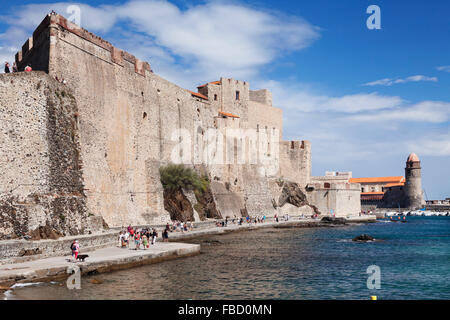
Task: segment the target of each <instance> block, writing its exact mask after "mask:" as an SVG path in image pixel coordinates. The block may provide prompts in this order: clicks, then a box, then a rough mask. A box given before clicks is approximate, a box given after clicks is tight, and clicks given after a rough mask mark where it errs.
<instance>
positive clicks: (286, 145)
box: [280, 140, 311, 151]
mask: <svg viewBox="0 0 450 320" xmlns="http://www.w3.org/2000/svg"><path fill="white" fill-rule="evenodd" d="M280 144H281V146H282V147H283V150H285V151H289V150H304V149H305V148H306V149H308V148H311V142H310V141H308V140H291V141H281V142H280Z"/></svg>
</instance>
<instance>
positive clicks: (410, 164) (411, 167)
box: [405, 152, 425, 209]
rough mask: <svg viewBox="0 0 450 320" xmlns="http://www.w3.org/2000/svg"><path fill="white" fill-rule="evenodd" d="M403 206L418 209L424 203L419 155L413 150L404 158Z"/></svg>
mask: <svg viewBox="0 0 450 320" xmlns="http://www.w3.org/2000/svg"><path fill="white" fill-rule="evenodd" d="M405 179H406V183H405V207H406V208H411V209H419V208H422V207H423V206H424V205H425V201H424V200H423V191H422V176H421V167H420V160H419V157H418V156H417V155H416V154H415V153H414V152H413V153H411V154H410V155H409V157H408V160H406V168H405Z"/></svg>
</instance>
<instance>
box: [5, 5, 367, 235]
mask: <svg viewBox="0 0 450 320" xmlns="http://www.w3.org/2000/svg"><path fill="white" fill-rule="evenodd" d="M16 63H17V65H18V67H19V71H22V70H24V67H25V66H26V65H31V66H32V68H33V72H30V73H25V72H18V73H13V74H3V75H0V98H1V100H0V144H1V150H0V169H1V171H2V175H1V176H0V239H5V238H11V237H13V238H14V237H20V236H23V235H25V234H29V233H32V232H34V231H35V230H38V229H39V228H42V227H47V228H50V229H52V230H55V232H60V233H62V234H80V233H86V232H88V231H93V230H97V229H98V228H101V227H102V224H103V225H105V224H107V225H109V226H110V227H120V226H127V225H129V224H132V225H148V224H163V223H166V222H168V221H170V220H171V219H173V218H174V217H173V216H171V213H169V212H171V211H170V210H168V206H170V205H171V203H172V204H173V203H174V201H175V202H176V201H181V204H180V207H181V208H182V210H188V211H190V212H193V215H191V216H189V219H193V220H204V219H207V218H225V217H230V218H231V217H241V216H246V215H251V216H255V215H266V216H273V215H275V214H278V215H283V214H286V213H289V214H291V215H295V214H305V215H311V214H322V215H330V214H331V215H335V216H351V215H357V214H359V213H360V210H361V208H360V185H359V184H354V183H349V181H348V179H347V180H342V179H340V177H336V176H332V175H326V176H323V177H313V176H311V143H310V142H309V141H284V140H282V128H283V121H282V110H281V109H279V108H276V107H274V106H272V97H271V93H270V92H269V91H268V90H256V91H255V90H251V89H250V85H249V83H248V82H245V81H239V80H235V79H230V78H220V80H218V81H214V82H209V83H206V84H204V85H202V86H199V87H198V90H197V92H192V91H189V90H186V89H184V88H181V87H179V86H177V85H175V84H173V83H171V82H169V81H167V80H165V79H163V78H161V77H160V76H158V75H156V74H155V73H153V71H152V69H151V67H150V64H149V63H147V62H144V61H140V60H139V59H137V58H136V57H135V56H133V55H131V54H130V53H128V52H125V51H122V50H120V49H118V48H116V47H114V46H113V45H112V44H110V43H109V42H107V41H105V40H103V39H101V38H99V37H98V36H96V35H94V34H92V33H90V32H88V31H87V30H85V29H82V28H80V27H79V26H77V25H75V24H73V23H71V22H70V21H68V20H66V19H65V18H64V17H62V16H60V15H58V14H55V13H51V14H49V15H47V16H46V17H45V19H44V20H43V21H42V23H41V24H40V25H39V26H38V27H37V29H36V30H35V31H34V33H33V36H32V37H30V38H29V39H28V40H27V41H26V42H25V44H24V45H23V47H22V50H21V51H19V52H18V53H17V54H16ZM55 78H58V79H65V84H62V83H61V82H59V81H56V80H55ZM233 130H235V131H234V132H239V134H237V135H236V136H232V139H231V144H230V143H229V144H228V145H227V146H225V145H223V139H219V138H218V137H220V136H221V135H222V134H223V135H226V136H227V139H228V138H229V136H230V132H233ZM236 130H237V131H236ZM239 130H240V131H239ZM211 132H213V133H214V134H210V133H211ZM242 132H245V134H244V135H242ZM247 133H249V134H248V135H247ZM205 141H206V143H204V142H205ZM186 144H188V148H186ZM255 144H256V145H257V146H258V150H257V151H256V153H255V152H254V151H252V150H255V149H252V146H254V145H255ZM183 145H184V148H180V146H183ZM205 146H206V147H205ZM230 150H231V153H230ZM222 151H223V154H224V158H226V159H224V160H223V161H221V160H220V159H219V160H220V161H217V162H214V163H211V162H209V161H204V158H203V155H204V154H205V153H210V154H213V156H217V153H219V154H222ZM230 154H231V155H230ZM174 158H177V159H178V158H180V159H181V162H182V163H184V164H186V165H188V166H190V167H192V168H194V169H195V170H197V171H199V172H202V173H204V174H206V175H207V176H208V178H209V180H210V187H209V190H208V192H207V195H208V196H207V197H204V198H202V199H200V198H198V197H197V196H196V195H195V194H193V193H192V192H189V191H183V192H181V194H180V195H179V197H180V198H177V199H172V200H173V201H168V199H166V198H165V194H164V192H163V188H162V185H161V182H160V173H159V169H160V168H161V167H162V166H165V165H167V164H169V163H171V162H174ZM240 158H242V159H241V160H242V161H239V159H240ZM250 159H256V161H250ZM264 159H266V160H267V159H268V161H267V162H264ZM178 160H179V159H178ZM180 199H181V200H180ZM186 208H187V209H186ZM169 209H170V208H169Z"/></svg>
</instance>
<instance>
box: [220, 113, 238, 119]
mask: <svg viewBox="0 0 450 320" xmlns="http://www.w3.org/2000/svg"><path fill="white" fill-rule="evenodd" d="M219 115H222V116H226V117H231V118H240V117H239V116H237V115H234V114H232V113H228V112H223V111H219Z"/></svg>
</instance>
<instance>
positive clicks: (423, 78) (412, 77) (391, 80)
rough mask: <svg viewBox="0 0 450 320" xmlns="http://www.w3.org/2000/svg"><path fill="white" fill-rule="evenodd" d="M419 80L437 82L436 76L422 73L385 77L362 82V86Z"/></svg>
mask: <svg viewBox="0 0 450 320" xmlns="http://www.w3.org/2000/svg"><path fill="white" fill-rule="evenodd" d="M419 81H432V82H437V81H438V78H437V77H427V76H423V75H415V76H410V77H407V78H404V79H390V78H385V79H381V80H376V81H372V82H368V83H365V84H363V86H392V85H393V84H398V83H406V82H419Z"/></svg>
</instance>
